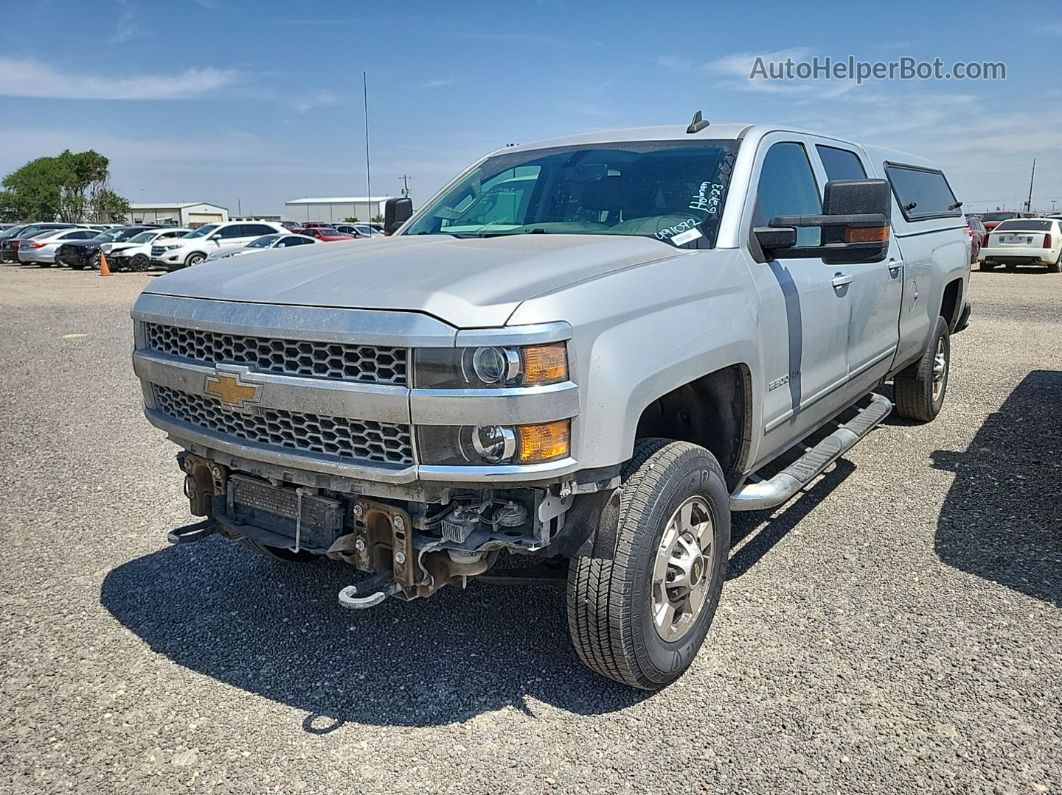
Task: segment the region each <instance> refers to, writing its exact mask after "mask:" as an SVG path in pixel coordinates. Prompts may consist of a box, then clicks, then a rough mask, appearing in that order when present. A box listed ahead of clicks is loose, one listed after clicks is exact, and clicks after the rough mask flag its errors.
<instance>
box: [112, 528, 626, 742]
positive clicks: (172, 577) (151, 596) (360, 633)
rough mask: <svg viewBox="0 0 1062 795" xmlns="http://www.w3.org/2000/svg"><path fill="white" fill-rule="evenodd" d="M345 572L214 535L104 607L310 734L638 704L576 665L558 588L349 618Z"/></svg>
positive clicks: (448, 597) (149, 568) (133, 576)
mask: <svg viewBox="0 0 1062 795" xmlns="http://www.w3.org/2000/svg"><path fill="white" fill-rule="evenodd" d="M352 575H353V569H351V568H350V567H348V566H345V565H343V564H340V563H334V562H331V561H320V562H317V563H309V564H282V563H275V562H273V561H270V560H268V559H265V558H262V557H260V556H258V555H257V554H255V553H254V552H252V551H250V550H249V549H247V548H246V547H244V546H243V545H240V544H237V543H233V542H229V541H226V540H223V539H217V538H213V539H207V540H205V541H202V542H200V543H197V544H194V545H188V546H182V547H167V548H165V549H162V550H159V551H158V552H154V553H152V554H150V555H146V556H144V557H141V558H138V559H136V560H132V561H130V562H128V563H126V564H124V565H122V566H119V567H118V568H116V569H114V570H112V571H111V572H109V573H108V574H107V576H106V578H105V579H104V582H103V586H102V589H101V595H100V600H101V603H102V604H103V606H104V607H105V608H106V609H107V610H109V611H110V612H111V614H112V615H114V617H115V618H116V619H117V620H118V621H119V622H121V624H122V625H123V626H125V627H126V628H127V629H129V630H130V631H131V632H133V633H134V634H136V635H137V636H138V637H140V638H141V639H142V640H143V641H144V642H146V643H147V644H148V645H149V646H150V647H151V649H152V650H154V651H155V652H157V653H159V654H162V655H164V656H165V657H167V658H169V659H170V660H172V661H174V662H175V663H177V664H178V665H182V666H184V667H186V668H189V669H191V670H193V671H197V672H199V673H202V674H204V675H206V676H209V677H212V678H214V679H217V680H219V681H222V682H225V683H227V684H230V685H233V686H234V687H239V688H241V689H243V690H246V691H248V692H251V693H257V694H259V695H262V696H265V697H266V698H269V699H272V700H274V701H278V702H282V703H285V704H288V705H290V706H292V707H295V708H296V709H299V710H303V711H305V712H306V713H307V715H306V718H305V720H304V721H303V727H304V729H305V730H306V731H308V732H312V733H319V734H322V733H327V732H330V731H333V730H335V729H337V728H339V727H340V726H342V725H343V724H344V723H347V722H357V723H363V724H375V725H404V726H427V725H438V724H447V723H453V722H458V721H464V720H467V719H469V718H472V717H475V716H477V715H481V714H483V713H489V712H492V711H495V710H498V709H502V708H506V707H513V708H516V709H519V710H521V711H523V712H526V713H528V714H530V715H533V714H534V702H533V701H530V702H529V700H528V699H529V697H530V698H532V699H534V700H537V701H542V702H546V703H548V704H551V705H553V706H555V707H558V708H560V709H564V710H568V711H570V712H573V713H577V714H583V715H590V714H600V713H606V712H611V711H614V710H618V709H622V708H624V707H627V706H630V705H632V704H635V703H637V702H638V701H640V700H642V699H643V698H645V697H646V695H647V694H645V693H642V692H639V691H634V690H631V689H629V688H626V687H623V686H621V685H618V684H615V683H613V682H611V681H609V680H606V679H603V678H601V677H599V676H597V675H595V674H593V673H592V672H590V671H589V670H588V669H587V668H585V667H584V666H583V665H582V663H581V662H580V661H579V659H578V657H577V656H576V654H575V651H574V649H573V648H572V646H571V643H570V641H569V639H568V630H567V624H566V619H565V614H564V610H565V608H564V591H563V589H558V588H556V587H548V586H523V587H502V586H492V585H485V584H480V583H474V584H472V585H470V587H469V588H468V590H466V591H463V592H462V591H458V590H457V589H452V588H448V589H445V590H443V591H440V592H439V593H438V594H437V595H435V596H434V597H432V598H430V599H422V600H417V601H414V602H410V603H401V602H398V601H396V600H387V601H386V602H384V603H383V604H382V605H380V606H378V607H375V608H372V609H370V610H366V611H360V612H352V611H348V610H346V609H344V608H342V607H340V606H339V604H338V602H337V600H336V594H337V593H338V591H339V589H340V588H342V587H343V586H344V585H348V584H350V582H351V581H352Z"/></svg>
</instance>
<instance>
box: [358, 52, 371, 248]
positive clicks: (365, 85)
mask: <svg viewBox="0 0 1062 795" xmlns="http://www.w3.org/2000/svg"><path fill="white" fill-rule="evenodd" d="M361 97H362V102H363V103H364V106H365V191H366V193H368V196H366V197H365V205H366V215H368V216H369V217H368V218H366V219H365V221H366V222H371V221H372V171H371V169H370V167H369V77H368V75H367V74H366V73H365V72H362V73H361ZM369 236H370V237H372V235H371V234H370V235H369Z"/></svg>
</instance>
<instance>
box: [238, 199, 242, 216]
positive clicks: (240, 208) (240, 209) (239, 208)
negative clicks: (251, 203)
mask: <svg viewBox="0 0 1062 795" xmlns="http://www.w3.org/2000/svg"><path fill="white" fill-rule="evenodd" d="M236 215H237V216H239V217H240V218H243V205H242V204H240V200H239V199H237V200H236Z"/></svg>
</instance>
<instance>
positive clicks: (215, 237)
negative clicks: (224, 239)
mask: <svg viewBox="0 0 1062 795" xmlns="http://www.w3.org/2000/svg"><path fill="white" fill-rule="evenodd" d="M207 240H221V233H220V232H215V233H214V234H212V235H211V236H210V237H208V238H207Z"/></svg>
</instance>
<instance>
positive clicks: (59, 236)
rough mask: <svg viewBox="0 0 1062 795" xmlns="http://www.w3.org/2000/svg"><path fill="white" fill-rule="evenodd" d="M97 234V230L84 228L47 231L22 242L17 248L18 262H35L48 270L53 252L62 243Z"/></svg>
mask: <svg viewBox="0 0 1062 795" xmlns="http://www.w3.org/2000/svg"><path fill="white" fill-rule="evenodd" d="M98 234H99V231H98V230H96V229H88V228H85V227H74V228H70V227H67V228H66V229H48V230H47V231H44V232H41V233H40V234H38V235H37V236H36V237H31V238H29V239H27V240H23V241H22V245H20V246H19V247H18V261H19V262H21V263H24V264H26V263H33V262H35V263H37V264H38V265H39V266H40V267H42V268H50V267H51V266H52V265H54V264H55V252H56V251H58V250H59V246H61V245H63V243H68V242H69V241H71V240H89V239H90V238H93V237H95V236H96V235H98Z"/></svg>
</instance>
